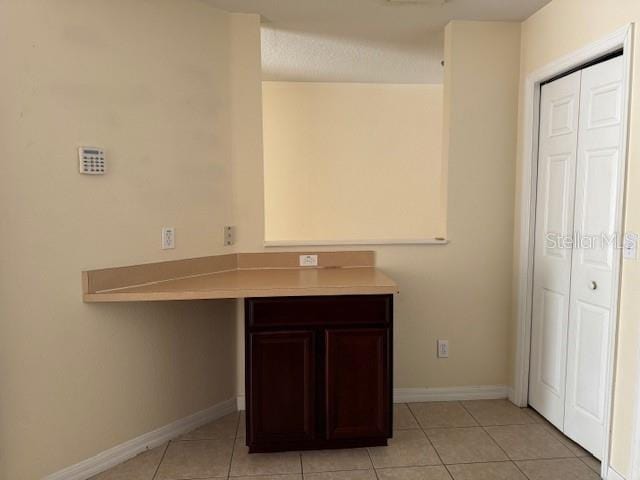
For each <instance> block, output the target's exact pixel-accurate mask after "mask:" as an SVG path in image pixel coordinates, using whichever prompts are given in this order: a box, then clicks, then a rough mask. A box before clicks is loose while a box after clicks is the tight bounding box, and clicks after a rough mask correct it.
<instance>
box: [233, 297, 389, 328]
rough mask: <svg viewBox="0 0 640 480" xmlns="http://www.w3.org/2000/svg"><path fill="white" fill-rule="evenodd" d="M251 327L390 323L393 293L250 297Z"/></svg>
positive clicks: (248, 308) (246, 304) (247, 313)
mask: <svg viewBox="0 0 640 480" xmlns="http://www.w3.org/2000/svg"><path fill="white" fill-rule="evenodd" d="M245 315H246V318H247V320H248V326H249V327H286V328H289V327H291V326H335V325H388V324H390V323H391V319H392V317H393V296H392V295H340V296H327V297H280V298H248V299H246V300H245Z"/></svg>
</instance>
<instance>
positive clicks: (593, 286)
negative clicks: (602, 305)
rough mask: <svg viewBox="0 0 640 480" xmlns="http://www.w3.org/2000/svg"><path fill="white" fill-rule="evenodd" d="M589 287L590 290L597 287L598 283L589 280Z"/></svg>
mask: <svg viewBox="0 0 640 480" xmlns="http://www.w3.org/2000/svg"><path fill="white" fill-rule="evenodd" d="M589 288H590V289H591V290H596V289H597V288H598V284H597V283H596V282H595V281H594V280H591V283H590V284H589Z"/></svg>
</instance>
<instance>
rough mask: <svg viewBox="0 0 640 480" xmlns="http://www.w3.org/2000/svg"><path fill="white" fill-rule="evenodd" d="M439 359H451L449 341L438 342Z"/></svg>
mask: <svg viewBox="0 0 640 480" xmlns="http://www.w3.org/2000/svg"><path fill="white" fill-rule="evenodd" d="M438 358H449V340H438Z"/></svg>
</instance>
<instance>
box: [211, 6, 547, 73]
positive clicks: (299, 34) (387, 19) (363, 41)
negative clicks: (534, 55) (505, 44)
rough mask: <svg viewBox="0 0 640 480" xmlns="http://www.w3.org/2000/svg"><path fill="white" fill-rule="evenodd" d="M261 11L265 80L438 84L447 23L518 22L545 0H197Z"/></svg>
mask: <svg viewBox="0 0 640 480" xmlns="http://www.w3.org/2000/svg"><path fill="white" fill-rule="evenodd" d="M203 1H204V2H206V3H208V4H209V5H212V6H215V7H218V8H221V9H223V10H227V11H232V12H244V13H259V14H260V15H262V71H263V78H264V79H265V80H289V81H318V82H327V81H335V82H379V83H440V82H442V67H441V65H440V61H441V60H442V55H443V52H442V51H443V37H444V26H445V25H446V24H447V23H448V22H449V21H450V20H454V19H456V20H505V21H509V20H511V21H514V20H524V19H525V18H527V17H528V16H529V15H531V14H532V13H533V12H535V11H537V10H538V9H540V8H541V7H542V6H544V5H545V4H547V3H549V1H550V0H449V1H448V2H447V3H445V4H444V5H427V4H422V5H421V4H417V3H407V4H392V3H389V2H388V1H387V0H203Z"/></svg>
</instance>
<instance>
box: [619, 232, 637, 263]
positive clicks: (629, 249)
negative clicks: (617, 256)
mask: <svg viewBox="0 0 640 480" xmlns="http://www.w3.org/2000/svg"><path fill="white" fill-rule="evenodd" d="M622 256H623V257H624V258H625V259H626V260H635V259H637V258H638V235H637V234H635V233H626V234H625V236H624V244H623V246H622Z"/></svg>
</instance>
